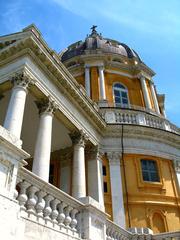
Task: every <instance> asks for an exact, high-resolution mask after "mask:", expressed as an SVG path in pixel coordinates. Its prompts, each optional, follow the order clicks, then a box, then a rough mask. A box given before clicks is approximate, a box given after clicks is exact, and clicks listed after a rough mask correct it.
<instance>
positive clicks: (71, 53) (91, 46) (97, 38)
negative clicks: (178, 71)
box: [61, 26, 141, 62]
mask: <svg viewBox="0 0 180 240" xmlns="http://www.w3.org/2000/svg"><path fill="white" fill-rule="evenodd" d="M96 27H97V26H93V27H92V28H91V29H92V32H91V34H90V35H88V36H87V37H86V39H85V41H78V42H76V43H73V44H72V45H70V46H69V47H68V49H67V50H66V51H65V52H64V53H63V54H62V56H61V60H62V62H64V61H66V60H68V59H70V58H73V57H75V56H79V55H85V54H96V53H97V51H98V53H104V54H108V53H111V54H117V55H121V56H124V57H127V58H137V59H138V60H139V61H140V62H141V59H140V57H139V55H138V54H137V53H136V52H135V51H134V50H133V49H132V48H130V47H128V46H127V45H126V44H124V43H121V42H118V41H116V40H112V39H109V38H104V37H103V36H102V35H101V34H99V33H98V32H97V31H96Z"/></svg>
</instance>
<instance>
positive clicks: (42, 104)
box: [35, 99, 57, 114]
mask: <svg viewBox="0 0 180 240" xmlns="http://www.w3.org/2000/svg"><path fill="white" fill-rule="evenodd" d="M35 103H36V105H37V107H38V109H39V114H41V113H45V112H47V113H52V114H53V113H54V112H55V110H56V109H57V104H56V103H55V102H54V101H53V100H51V99H42V100H40V101H35Z"/></svg>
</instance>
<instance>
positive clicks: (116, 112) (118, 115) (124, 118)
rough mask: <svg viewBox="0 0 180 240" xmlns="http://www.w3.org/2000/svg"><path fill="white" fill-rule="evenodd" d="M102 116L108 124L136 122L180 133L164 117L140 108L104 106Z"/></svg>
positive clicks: (101, 110) (101, 111)
mask: <svg viewBox="0 0 180 240" xmlns="http://www.w3.org/2000/svg"><path fill="white" fill-rule="evenodd" d="M100 113H101V116H102V118H103V119H104V120H105V121H106V122H107V123H108V124H115V123H117V124H118V123H120V124H134V125H142V126H148V127H152V128H158V129H163V130H166V131H169V132H174V133H177V134H180V129H179V128H178V127H176V126H175V125H173V124H172V123H170V122H169V121H168V120H166V119H164V118H163V117H160V116H157V115H153V114H150V113H147V112H145V111H140V110H130V109H115V108H113V109H112V108H102V109H100Z"/></svg>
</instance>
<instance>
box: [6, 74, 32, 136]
mask: <svg viewBox="0 0 180 240" xmlns="http://www.w3.org/2000/svg"><path fill="white" fill-rule="evenodd" d="M12 82H13V84H14V87H13V89H12V93H11V98H10V102H9V105H8V109H7V113H6V117H5V121H4V127H5V128H6V129H7V130H9V131H10V132H11V133H12V134H13V135H15V136H16V137H18V138H20V136H21V129H22V123H23V116H24V108H25V102H26V96H27V93H28V91H27V88H28V85H29V83H30V79H28V77H27V76H25V75H24V74H23V73H21V74H19V75H17V76H15V77H13V79H12Z"/></svg>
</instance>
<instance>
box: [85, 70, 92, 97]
mask: <svg viewBox="0 0 180 240" xmlns="http://www.w3.org/2000/svg"><path fill="white" fill-rule="evenodd" d="M89 70H90V69H89V67H87V66H85V89H86V92H87V95H88V96H89V97H90V96H91V85H90V84H91V83H90V71H89Z"/></svg>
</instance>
